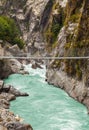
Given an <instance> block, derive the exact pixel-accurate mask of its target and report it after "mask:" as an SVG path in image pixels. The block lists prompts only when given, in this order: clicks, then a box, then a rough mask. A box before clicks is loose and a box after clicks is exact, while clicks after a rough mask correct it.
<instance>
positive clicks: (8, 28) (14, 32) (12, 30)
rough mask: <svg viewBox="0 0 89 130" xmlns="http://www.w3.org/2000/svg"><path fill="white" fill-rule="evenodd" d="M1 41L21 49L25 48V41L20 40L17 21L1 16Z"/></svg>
mask: <svg viewBox="0 0 89 130" xmlns="http://www.w3.org/2000/svg"><path fill="white" fill-rule="evenodd" d="M0 39H1V40H3V41H7V42H9V43H10V44H12V45H14V44H17V45H18V46H19V48H20V49H22V48H23V47H24V41H23V40H22V39H21V38H20V32H19V29H18V27H17V26H16V24H15V21H14V20H13V19H11V18H9V17H6V16H0Z"/></svg>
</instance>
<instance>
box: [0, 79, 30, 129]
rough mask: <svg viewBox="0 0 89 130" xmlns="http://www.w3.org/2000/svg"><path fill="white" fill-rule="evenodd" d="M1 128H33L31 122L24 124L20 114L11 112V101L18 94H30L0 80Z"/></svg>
mask: <svg viewBox="0 0 89 130" xmlns="http://www.w3.org/2000/svg"><path fill="white" fill-rule="evenodd" d="M0 85H1V86H2V87H0V130H32V127H31V126H30V125H29V124H23V123H22V119H21V118H20V117H19V116H18V115H14V113H13V112H10V111H9V110H8V109H9V106H10V101H12V100H15V99H16V97H18V96H28V94H27V93H21V92H20V91H19V90H16V89H15V88H14V87H13V86H10V85H4V84H3V81H2V80H0Z"/></svg>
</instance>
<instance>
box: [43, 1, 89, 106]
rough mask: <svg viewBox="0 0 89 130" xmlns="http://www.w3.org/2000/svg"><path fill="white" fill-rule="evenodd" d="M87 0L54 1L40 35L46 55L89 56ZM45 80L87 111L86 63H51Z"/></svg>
mask: <svg viewBox="0 0 89 130" xmlns="http://www.w3.org/2000/svg"><path fill="white" fill-rule="evenodd" d="M88 17H89V1H88V0H77V1H75V0H69V1H66V0H64V1H60V0H59V1H55V2H54V4H53V6H52V11H51V13H50V18H49V21H48V23H47V26H46V28H45V30H44V32H43V35H44V38H45V39H46V41H47V44H46V48H47V51H48V53H50V54H51V55H52V56H55V57H60V56H61V57H63V56H64V57H66V56H67V57H77V56H79V57H83V56H89V19H88ZM47 81H48V82H49V83H51V84H54V85H56V86H59V87H61V88H62V89H64V90H65V91H66V92H67V93H68V94H69V95H70V96H72V97H73V98H75V99H76V100H78V101H79V102H82V103H84V104H85V105H86V106H87V107H88V108H89V60H88V59H70V60H67V59H65V60H52V61H50V63H49V64H48V68H47Z"/></svg>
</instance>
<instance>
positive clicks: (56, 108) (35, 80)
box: [5, 65, 89, 130]
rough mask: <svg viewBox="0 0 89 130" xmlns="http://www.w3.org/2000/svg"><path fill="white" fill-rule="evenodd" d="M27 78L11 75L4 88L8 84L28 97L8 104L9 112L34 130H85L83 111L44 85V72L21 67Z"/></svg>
mask: <svg viewBox="0 0 89 130" xmlns="http://www.w3.org/2000/svg"><path fill="white" fill-rule="evenodd" d="M25 68H26V70H28V71H29V75H21V74H14V75H11V76H9V77H8V78H7V79H6V80H5V83H6V84H12V85H14V86H15V87H16V88H18V89H19V90H21V91H22V92H27V93H29V96H28V97H19V98H17V100H15V101H13V102H11V108H10V110H11V111H13V112H14V113H15V114H17V115H20V117H22V118H24V122H26V123H30V124H31V125H32V127H33V129H34V130H89V115H88V114H87V110H86V107H85V106H83V105H82V104H80V103H78V102H77V101H75V100H73V99H72V98H70V97H69V96H68V95H67V94H66V93H65V92H64V91H63V90H61V89H59V88H56V87H54V86H52V85H49V84H47V82H45V72H46V69H45V67H44V69H36V70H34V69H32V68H31V67H30V65H28V66H25Z"/></svg>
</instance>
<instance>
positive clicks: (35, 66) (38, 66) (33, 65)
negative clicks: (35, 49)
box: [32, 63, 42, 69]
mask: <svg viewBox="0 0 89 130" xmlns="http://www.w3.org/2000/svg"><path fill="white" fill-rule="evenodd" d="M32 68H33V69H37V68H40V69H42V67H41V65H39V64H38V63H33V64H32Z"/></svg>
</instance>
